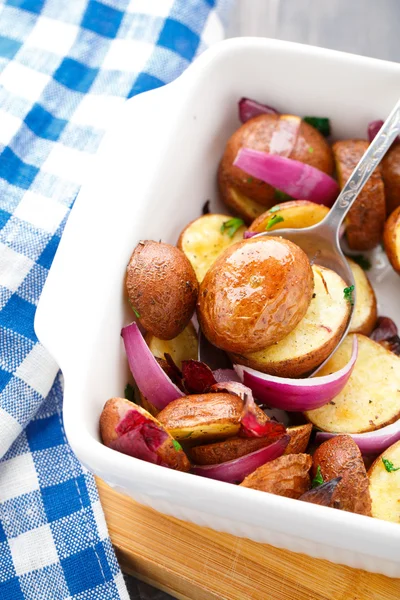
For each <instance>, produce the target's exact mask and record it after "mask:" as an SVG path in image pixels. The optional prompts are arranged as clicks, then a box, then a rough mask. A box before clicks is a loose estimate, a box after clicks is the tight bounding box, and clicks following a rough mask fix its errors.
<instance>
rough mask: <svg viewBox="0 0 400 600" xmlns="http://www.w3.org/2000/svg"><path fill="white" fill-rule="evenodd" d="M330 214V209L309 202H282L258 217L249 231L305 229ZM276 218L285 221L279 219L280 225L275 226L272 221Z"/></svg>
mask: <svg viewBox="0 0 400 600" xmlns="http://www.w3.org/2000/svg"><path fill="white" fill-rule="evenodd" d="M328 212H329V208H327V207H326V206H324V205H323V204H316V203H315V202H310V201H309V200H291V201H289V202H280V203H279V204H276V205H275V206H273V207H272V208H271V209H270V210H267V211H266V212H264V213H263V214H262V215H260V216H259V217H257V219H255V220H254V221H253V223H252V224H251V225H250V227H249V229H248V230H249V231H254V232H257V233H261V232H263V231H266V230H268V231H274V230H275V229H283V228H291V229H303V227H311V226H312V225H316V224H317V223H319V222H320V221H322V220H323V219H324V218H325V217H326V215H327V214H328ZM276 217H280V218H282V219H283V221H281V220H280V219H279V223H276V224H275V225H273V224H272V223H273V221H271V219H274V220H277V219H276Z"/></svg>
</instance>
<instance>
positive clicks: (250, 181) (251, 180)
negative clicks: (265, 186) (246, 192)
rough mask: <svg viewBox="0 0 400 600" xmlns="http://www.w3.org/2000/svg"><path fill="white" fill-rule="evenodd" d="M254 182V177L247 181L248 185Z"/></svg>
mask: <svg viewBox="0 0 400 600" xmlns="http://www.w3.org/2000/svg"><path fill="white" fill-rule="evenodd" d="M253 181H254V179H253V178H252V177H248V178H247V179H246V182H247V183H253Z"/></svg>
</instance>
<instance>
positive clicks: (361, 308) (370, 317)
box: [347, 259, 378, 335]
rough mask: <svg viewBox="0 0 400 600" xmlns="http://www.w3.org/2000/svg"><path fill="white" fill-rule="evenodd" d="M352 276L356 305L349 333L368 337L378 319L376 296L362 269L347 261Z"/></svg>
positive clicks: (351, 261)
mask: <svg viewBox="0 0 400 600" xmlns="http://www.w3.org/2000/svg"><path fill="white" fill-rule="evenodd" d="M347 260H348V263H349V265H350V268H351V270H352V272H353V275H354V281H355V285H356V303H355V306H354V312H353V316H352V319H351V324H350V333H363V334H364V335H369V334H370V333H371V331H372V330H373V328H374V327H375V323H376V319H377V317H378V313H377V306H376V296H375V292H374V290H373V288H372V285H371V284H370V282H369V279H368V277H367V276H366V274H365V272H364V271H363V269H362V268H361V267H360V266H359V265H358V264H357V263H355V262H354V261H353V260H350V259H347Z"/></svg>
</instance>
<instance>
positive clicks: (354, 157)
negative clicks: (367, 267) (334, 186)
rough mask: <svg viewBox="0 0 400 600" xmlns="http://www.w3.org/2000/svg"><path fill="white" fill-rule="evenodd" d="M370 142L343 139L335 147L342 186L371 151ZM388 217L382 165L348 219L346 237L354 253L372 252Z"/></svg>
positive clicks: (367, 184)
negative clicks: (369, 150)
mask: <svg viewBox="0 0 400 600" xmlns="http://www.w3.org/2000/svg"><path fill="white" fill-rule="evenodd" d="M368 145H369V144H368V142H367V141H366V140H342V141H340V142H336V143H335V144H333V146H332V150H333V155H334V157H335V163H336V172H337V176H338V181H339V185H340V187H341V188H343V186H344V184H345V183H346V181H347V180H348V178H349V177H350V175H351V173H352V172H353V170H354V169H355V167H356V166H357V164H358V162H359V160H360V159H361V157H362V156H363V154H364V152H365V151H366V150H367V148H368ZM385 218H386V201H385V188H384V185H383V180H382V176H381V170H380V167H379V166H378V167H377V168H376V169H375V170H374V172H373V173H372V175H371V176H370V178H369V179H368V181H367V183H366V184H365V185H364V187H363V189H362V191H361V192H360V194H359V195H358V198H357V200H356V201H355V203H354V204H353V206H352V207H351V209H350V211H349V214H348V215H347V217H346V236H347V241H348V243H349V246H350V248H352V249H353V250H371V249H372V248H375V246H377V245H378V244H379V242H380V241H381V237H382V233H383V226H384V223H385Z"/></svg>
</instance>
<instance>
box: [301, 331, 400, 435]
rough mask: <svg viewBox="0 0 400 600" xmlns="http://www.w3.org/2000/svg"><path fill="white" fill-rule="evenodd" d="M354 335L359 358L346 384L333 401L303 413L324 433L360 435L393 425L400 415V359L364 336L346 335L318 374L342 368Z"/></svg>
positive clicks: (346, 359) (347, 359) (347, 357)
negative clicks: (356, 340)
mask: <svg viewBox="0 0 400 600" xmlns="http://www.w3.org/2000/svg"><path fill="white" fill-rule="evenodd" d="M354 335H357V339H358V357H357V361H356V364H355V366H354V369H353V372H352V374H351V375H350V379H349V380H348V382H347V384H346V385H345V387H344V388H343V390H342V391H341V392H340V394H338V395H337V396H336V397H335V398H334V400H332V401H331V402H329V403H328V404H325V406H321V408H316V409H314V410H309V411H307V412H306V413H305V415H306V417H307V419H308V420H309V421H310V422H311V423H313V425H315V426H316V427H318V428H319V429H322V430H323V431H331V432H336V433H363V432H364V431H373V430H375V429H379V428H381V427H384V426H385V425H388V424H390V423H393V422H394V421H396V420H397V419H398V418H399V416H400V357H398V356H396V355H395V354H394V353H393V352H390V351H389V350H386V348H383V347H382V346H381V345H380V344H377V343H376V342H374V341H373V340H371V339H369V338H367V337H365V336H364V335H360V334H354V333H352V334H350V335H348V336H347V337H346V339H345V340H344V342H343V343H342V344H341V346H340V347H339V348H338V349H337V350H336V352H335V354H334V355H333V356H332V357H331V358H330V359H329V361H328V362H327V363H326V365H324V366H323V367H322V369H321V370H320V371H319V373H318V375H320V376H322V375H328V374H329V373H334V372H335V371H338V370H339V369H341V368H342V367H344V365H345V364H346V363H347V362H348V361H349V359H350V355H351V349H352V346H353V336H354Z"/></svg>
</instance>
